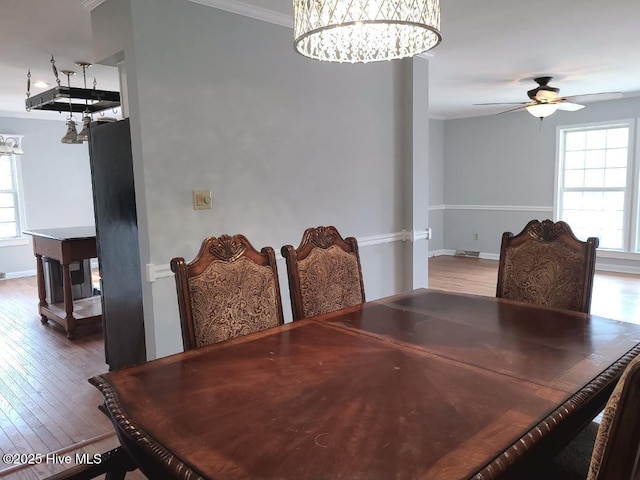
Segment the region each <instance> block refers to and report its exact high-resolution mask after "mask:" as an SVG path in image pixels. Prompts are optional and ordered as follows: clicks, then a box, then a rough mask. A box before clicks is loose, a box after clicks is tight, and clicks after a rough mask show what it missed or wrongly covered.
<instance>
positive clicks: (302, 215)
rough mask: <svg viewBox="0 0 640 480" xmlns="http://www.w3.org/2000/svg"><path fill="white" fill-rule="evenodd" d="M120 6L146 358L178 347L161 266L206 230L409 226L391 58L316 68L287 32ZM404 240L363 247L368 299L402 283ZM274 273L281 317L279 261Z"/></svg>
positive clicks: (232, 18) (221, 17)
mask: <svg viewBox="0 0 640 480" xmlns="http://www.w3.org/2000/svg"><path fill="white" fill-rule="evenodd" d="M118 2H119V4H120V5H125V10H126V12H125V15H124V16H125V17H127V18H124V19H123V20H122V22H123V24H126V23H128V22H130V24H131V30H130V32H129V34H130V35H131V36H130V38H124V39H123V40H124V42H123V44H124V50H125V55H124V58H125V63H124V66H125V68H126V79H127V90H128V92H129V109H130V112H131V121H132V146H133V153H134V162H135V166H134V171H135V174H136V191H137V193H136V195H137V204H138V219H139V223H140V231H141V246H140V251H141V258H142V261H143V263H146V264H148V266H147V269H148V270H153V271H155V272H156V274H159V278H158V279H157V280H155V281H154V282H152V283H147V282H145V285H144V289H145V328H146V334H147V350H148V352H149V354H150V357H154V356H163V355H166V354H169V353H173V352H176V351H179V350H181V344H180V343H181V342H180V333H179V322H178V314H177V307H176V300H175V286H174V280H173V278H171V276H170V274H166V268H167V264H168V263H169V261H170V259H171V258H172V257H174V256H184V257H185V258H186V259H188V260H190V259H192V258H193V257H194V256H195V254H196V252H197V250H198V248H199V245H200V243H201V241H202V239H203V238H205V237H206V236H208V235H220V234H222V233H229V234H233V233H243V234H245V235H246V236H247V237H248V238H249V239H250V240H251V242H252V243H253V244H254V246H256V247H257V248H260V247H262V246H264V245H271V246H273V247H274V248H276V250H279V247H280V246H281V245H284V244H288V243H291V244H294V245H297V244H298V243H299V241H300V239H301V235H302V232H303V231H304V229H305V228H307V227H309V226H316V225H323V224H324V225H327V224H333V225H335V226H336V227H337V228H338V229H339V230H340V231H341V232H342V233H344V234H345V235H353V236H357V237H371V236H380V235H388V234H391V233H395V232H400V231H401V230H402V229H403V228H407V227H406V225H405V219H406V218H408V219H411V218H413V217H412V212H409V214H407V211H406V210H407V205H406V203H407V202H406V201H405V199H404V197H403V192H404V191H405V185H404V184H405V183H406V181H407V180H406V177H407V176H406V175H405V173H406V168H407V167H406V164H407V163H411V162H410V161H409V162H407V159H406V155H407V153H406V148H403V142H404V141H405V140H404V139H405V137H406V132H403V131H402V128H403V122H404V121H405V120H406V118H407V114H406V111H404V110H403V106H404V105H405V104H406V98H407V97H406V92H403V91H402V89H401V87H400V86H399V84H400V83H401V82H402V72H403V71H404V70H402V64H401V63H398V62H385V63H379V64H368V65H346V64H345V65H335V64H328V63H320V62H316V61H311V60H309V59H306V58H303V57H301V56H299V55H297V54H295V53H294V52H293V50H292V46H291V45H292V37H291V35H292V31H291V30H290V29H288V28H284V27H280V26H276V25H272V24H268V23H264V22H261V21H257V20H253V19H249V18H246V17H241V16H237V15H234V14H230V13H227V12H223V11H220V10H216V9H213V8H210V7H206V6H202V5H198V4H195V3H191V2H183V1H177V0H161V1H157V0H153V1H152V0H138V1H136V2H130V4H129V2H126V1H121V0H118ZM109 3H111V5H114V4H116V2H107V3H106V4H103V5H101V6H100V7H98V8H97V9H96V10H94V12H92V17H93V16H94V15H95V16H96V17H94V18H97V16H99V15H100V10H101V8H103V7H104V8H107V7H109ZM127 5H128V6H127ZM109 16H110V17H111V18H113V16H112V15H109ZM105 18H106V16H105ZM106 30H108V29H106ZM94 33H95V31H94ZM108 43H109V42H106V41H105V42H104V44H103V46H104V45H107V44H108ZM105 55H108V56H113V53H105ZM116 57H117V55H116ZM418 61H421V62H425V63H426V60H422V59H419V60H418ZM405 73H406V72H405ZM409 95H411V92H409ZM409 103H411V102H409ZM425 108H428V103H425ZM415 113H416V112H413V118H414V119H415V118H416V116H415ZM423 114H424V112H423ZM427 135H428V132H425V135H424V136H425V138H426V137H427ZM409 154H411V149H409ZM421 156H423V157H426V155H424V153H421ZM414 168H415V165H414ZM409 178H410V180H412V181H413V178H411V176H409ZM424 183H425V184H426V180H425V182H424ZM209 188H211V190H212V192H213V208H212V209H211V210H201V211H194V210H193V209H192V205H191V190H193V189H209ZM426 207H427V206H426V205H424V206H423V209H424V211H425V218H426ZM409 208H412V206H411V205H409ZM413 214H414V215H415V212H413ZM410 227H411V226H409V228H410ZM423 228H424V226H423ZM405 249H406V244H405V243H403V242H393V243H381V244H375V245H370V246H364V247H362V248H361V256H362V263H363V270H364V276H365V285H366V295H367V298H368V299H374V298H378V297H381V296H384V295H388V294H391V293H395V292H397V291H399V290H400V289H402V288H403V286H404V285H403V280H402V278H403V275H401V272H403V270H404V267H403V262H404V261H405V260H404V259H405V258H406V256H405V255H404V250H405ZM424 261H425V265H426V255H425V259H424ZM279 269H280V274H281V279H282V282H281V285H282V287H283V288H282V294H283V298H284V303H285V305H284V306H285V312H287V314H288V312H289V305H288V303H289V302H288V290H287V288H286V280H285V276H284V273H285V272H284V270H285V265H284V262H283V261H280V262H279ZM425 271H426V267H425ZM425 282H426V279H425Z"/></svg>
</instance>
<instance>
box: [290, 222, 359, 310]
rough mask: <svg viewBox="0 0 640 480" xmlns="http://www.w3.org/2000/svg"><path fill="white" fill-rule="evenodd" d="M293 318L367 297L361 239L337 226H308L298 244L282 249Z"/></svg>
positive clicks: (356, 302) (353, 303) (339, 306)
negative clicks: (345, 236) (362, 264)
mask: <svg viewBox="0 0 640 480" xmlns="http://www.w3.org/2000/svg"><path fill="white" fill-rule="evenodd" d="M281 252H282V256H283V257H284V258H285V259H286V261H287V277H288V279H289V294H290V297H291V309H292V311H293V319H294V320H301V319H303V318H308V317H312V316H314V315H320V314H322V313H329V312H333V311H335V310H339V309H341V308H345V307H349V306H352V305H358V304H360V303H363V302H364V301H365V295H364V283H363V281H362V268H361V266H360V254H359V253H358V241H357V240H356V239H355V238H354V237H348V238H344V239H343V238H342V236H341V235H340V233H339V232H338V230H337V229H336V227H333V226H329V227H323V226H319V227H315V228H313V227H312V228H307V229H306V230H305V231H304V234H303V235H302V241H301V242H300V245H299V246H298V248H293V246H292V245H285V246H283V247H282V249H281Z"/></svg>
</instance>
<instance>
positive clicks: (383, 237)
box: [145, 228, 431, 283]
mask: <svg viewBox="0 0 640 480" xmlns="http://www.w3.org/2000/svg"><path fill="white" fill-rule="evenodd" d="M430 238H431V229H430V228H427V229H426V230H411V231H409V230H402V231H401V232H395V233H383V234H380V235H371V236H367V237H358V238H357V240H358V247H360V248H362V247H365V248H366V247H371V246H374V245H382V244H384V243H394V242H407V241H410V242H417V241H420V240H429V239H430ZM276 260H278V261H281V260H284V258H283V257H282V254H281V253H280V252H276ZM167 277H173V272H172V271H171V266H170V265H169V264H168V263H167V264H163V265H155V264H153V263H147V264H146V265H145V278H146V280H147V282H149V283H153V282H155V281H156V280H158V279H161V278H167Z"/></svg>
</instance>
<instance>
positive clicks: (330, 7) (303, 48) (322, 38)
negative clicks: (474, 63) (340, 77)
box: [293, 0, 442, 63]
mask: <svg viewBox="0 0 640 480" xmlns="http://www.w3.org/2000/svg"><path fill="white" fill-rule="evenodd" d="M293 10H294V13H293V23H294V26H293V29H294V42H293V45H294V49H295V50H296V51H297V52H298V53H300V54H302V55H304V56H306V57H309V58H313V59H316V60H324V61H328V62H340V63H342V62H350V63H366V62H376V61H381V60H394V59H399V58H405V57H411V56H414V55H417V54H420V53H424V52H426V51H428V50H430V49H432V48H434V47H435V46H437V45H438V44H439V43H440V41H441V40H442V35H441V34H440V0H294V1H293Z"/></svg>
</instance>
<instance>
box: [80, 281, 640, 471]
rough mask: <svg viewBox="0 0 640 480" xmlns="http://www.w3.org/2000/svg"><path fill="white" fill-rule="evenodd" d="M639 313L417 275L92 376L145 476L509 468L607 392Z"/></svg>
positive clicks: (639, 332) (545, 447)
mask: <svg viewBox="0 0 640 480" xmlns="http://www.w3.org/2000/svg"><path fill="white" fill-rule="evenodd" d="M639 342H640V325H636V324H632V323H625V322H620V321H616V320H609V319H605V318H601V317H598V316H595V315H589V314H584V313H577V312H570V311H563V310H556V309H551V308H546V307H541V306H535V305H529V304H522V303H518V302H513V301H509V300H503V299H496V298H491V297H482V296H473V295H463V294H454V293H449V292H442V291H437V290H429V289H421V290H416V291H413V292H410V293H406V294H399V295H394V296H391V297H388V298H385V299H381V300H377V301H371V302H367V303H365V304H363V305H359V306H355V307H350V308H347V309H344V310H340V311H337V312H333V313H330V314H326V315H322V316H318V317H314V318H310V319H305V320H301V321H298V322H294V323H290V324H286V325H283V326H281V327H276V328H272V329H269V330H264V331H262V332H258V333H255V334H251V335H247V336H244V337H239V338H235V339H232V340H229V341H226V342H222V343H218V344H214V345H210V346H207V347H203V348H200V349H197V350H192V351H189V352H185V353H180V354H176V355H173V356H169V357H165V358H161V359H158V360H155V361H151V362H148V363H145V364H142V365H138V366H134V367H130V368H126V369H123V370H120V371H114V372H110V373H106V374H103V375H99V376H96V377H93V378H91V379H90V382H91V383H92V384H93V385H95V386H96V387H97V388H99V389H100V391H101V392H102V393H103V395H104V398H105V405H104V406H105V407H106V408H105V410H106V411H107V412H108V414H109V415H110V417H111V419H112V420H113V423H114V425H115V427H116V430H117V432H118V435H119V438H120V441H121V443H122V445H123V447H124V448H125V450H126V451H127V452H128V453H129V455H130V456H131V457H132V458H133V459H134V460H135V462H136V463H137V464H138V465H139V466H140V468H141V469H142V470H143V472H145V474H146V475H147V476H149V478H154V479H159V478H180V479H194V478H207V479H220V480H235V479H281V480H304V479H314V480H315V479H349V480H355V479H362V480H389V479H418V478H419V479H438V480H448V479H452V480H453V479H468V478H475V479H478V480H480V479H494V478H509V477H513V476H514V475H516V477H517V472H518V471H519V470H522V469H523V468H525V467H526V466H527V465H529V464H531V463H534V462H537V461H538V460H539V459H540V458H542V457H546V456H548V455H550V454H552V453H553V452H554V451H555V450H557V449H558V448H560V447H561V446H562V445H564V444H566V443H567V442H568V441H569V440H570V439H571V438H572V437H573V436H574V435H575V434H576V433H577V432H578V431H579V430H580V429H581V428H583V427H584V426H585V425H586V424H587V423H588V422H590V421H591V419H592V418H593V417H594V416H595V415H596V414H597V413H598V412H599V411H600V410H601V409H602V408H603V406H604V404H605V403H606V400H607V398H608V397H609V395H610V394H611V391H612V389H613V387H614V385H615V383H616V381H617V379H618V378H619V376H620V374H621V372H622V371H623V370H624V368H625V367H626V365H627V364H628V363H629V361H630V360H631V359H632V358H633V357H634V356H636V355H637V354H639V353H640V345H639Z"/></svg>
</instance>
